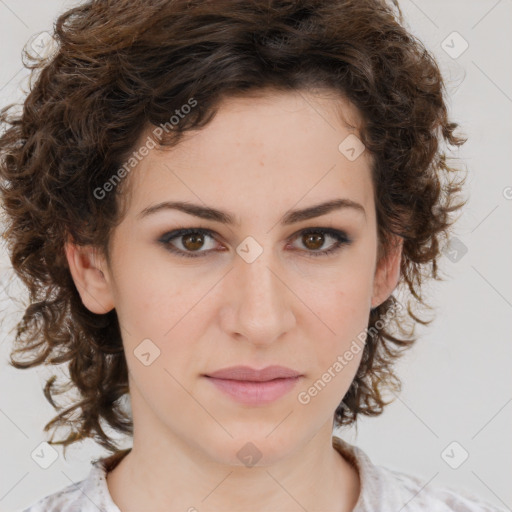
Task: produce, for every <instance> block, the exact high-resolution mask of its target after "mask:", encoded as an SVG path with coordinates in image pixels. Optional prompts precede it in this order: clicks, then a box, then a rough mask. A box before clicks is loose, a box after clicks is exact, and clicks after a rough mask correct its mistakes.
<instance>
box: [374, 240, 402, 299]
mask: <svg viewBox="0 0 512 512" xmlns="http://www.w3.org/2000/svg"><path fill="white" fill-rule="evenodd" d="M402 249H403V238H402V237H398V236H397V237H395V238H394V244H393V245H392V246H391V247H390V249H389V253H388V255H387V257H385V258H383V259H382V260H381V261H380V262H378V265H377V269H376V271H375V277H374V281H373V295H372V302H371V307H372V308H375V307H377V306H379V305H380V304H382V303H383V302H384V301H385V300H386V299H387V298H388V297H389V296H390V295H391V294H392V293H393V290H394V289H395V288H396V286H397V284H398V281H399V279H400V267H401V262H402Z"/></svg>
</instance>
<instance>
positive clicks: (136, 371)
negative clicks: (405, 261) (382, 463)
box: [66, 91, 402, 512]
mask: <svg viewBox="0 0 512 512" xmlns="http://www.w3.org/2000/svg"><path fill="white" fill-rule="evenodd" d="M340 108H341V112H342V114H343V116H344V118H345V119H348V120H350V123H351V124H352V125H353V126H358V123H359V122H360V120H361V119H360V117H359V114H358V112H357V110H356V109H355V107H354V106H353V105H351V104H350V103H348V102H347V101H346V100H344V99H343V98H340V97H338V96H333V95H332V94H331V95H329V94H320V93H319V92H318V91H316V92H315V93H313V92H312V91H309V92H305V91H301V92H293V93H291V92H287V93H282V92H278V93H276V92H268V93H267V94H264V95H263V96H261V97H245V98H242V97H238V98H230V99H227V100H225V101H224V102H223V103H222V105H221V108H220V109H219V112H218V114H217V116H216V117H215V118H214V119H213V121H212V122H211V123H209V124H208V125H207V126H206V127H205V128H203V129H202V130H197V131H194V132H189V133H188V134H187V136H186V138H185V139H184V140H183V141H182V142H180V144H178V146H176V147H174V148H171V149H166V150H165V151H161V150H158V149H155V150H151V151H150V153H149V155H148V156H146V157H145V158H144V159H143V160H142V161H141V162H140V163H139V164H138V165H137V167H136V168H135V169H134V170H132V171H131V174H130V175H129V177H128V178H126V179H129V180H130V181H129V185H130V187H129V192H127V193H128V194H129V196H128V197H129V206H128V209H127V213H126V216H125V217H124V218H123V221H122V222H121V224H120V225H119V226H118V227H117V228H116V229H115V231H114V233H113V235H112V239H111V241H110V243H111V245H110V248H111V265H108V264H107V260H106V259H105V258H104V257H103V256H102V255H101V253H100V252H99V251H97V250H96V249H95V248H94V247H87V246H86V247H78V246H75V245H74V244H73V243H71V242H69V243H68V244H67V245H66V254H67V258H68V262H69V266H70V270H71V273H72V276H73V279H74V281H75V283H76V286H77V288H78V290H79V292H80V295H81V297H82V301H83V303H84V305H85V306H86V307H87V308H89V309H90V310H91V311H93V312H95V313H106V312H108V311H110V310H111V309H112V308H115V309H116V311H117V315H118V317H119V320H120V324H121V326H122V337H123V344H124V347H125V353H126V359H127V364H128V369H129V385H130V396H131V404H132V413H133V421H134V436H133V449H132V451H131V452H130V453H129V454H128V455H127V456H126V457H125V458H124V459H123V460H122V461H121V463H120V464H119V465H118V466H117V467H116V468H115V469H114V470H113V471H112V472H110V473H108V475H107V483H108V487H109V491H110V493H111V495H112V498H113V500H114V502H115V503H116V504H117V505H118V506H119V508H120V509H121V510H122V511H123V512H131V511H136V510H155V511H157V510H162V511H163V510H166V511H167V510H172V511H175V510H180V511H188V510H190V511H192V510H195V509H194V508H193V507H195V508H196V509H197V510H200V511H201V512H210V511H218V510H225V511H241V510H243V511H262V510H274V511H285V510H286V511H288V512H289V511H299V510H300V511H302V510H304V509H306V510H308V511H319V510H324V511H325V510H329V511H332V510H337V511H340V512H341V511H350V510H352V509H353V507H354V506H355V504H356V501H357V498H358V496H359V493H360V481H359V477H358V474H357V471H356V470H355V469H354V468H353V467H352V466H351V465H350V464H349V463H348V461H347V460H345V458H344V457H343V456H342V455H341V454H340V453H338V452H337V451H336V450H335V449H334V448H333V446H332V428H333V414H334V411H335V409H336V407H337V406H338V405H339V403H340V401H341V399H342V398H343V396H344V395H345V393H346V392H347V390H348V388H349V386H350V384H351V382H352V380H353V379H354V376H355V373H356V371H357V368H358V365H359V362H360V359H361V355H362V350H360V351H359V353H358V354H355V355H354V357H353V359H352V360H351V361H350V362H349V363H348V364H347V365H345V366H344V367H343V369H342V370H341V371H339V372H338V373H336V376H335V378H332V379H331V381H330V382H329V383H328V384H327V385H326V386H325V388H324V389H323V390H322V391H321V392H319V393H318V394H317V395H316V396H315V397H312V398H311V400H310V402H309V403H308V404H303V403H301V402H300V401H299V400H298V394H299V392H301V391H304V390H307V389H308V388H309V387H310V386H311V385H312V384H313V383H314V382H315V381H317V380H318V379H319V378H320V377H321V376H322V374H323V373H324V372H326V371H327V369H328V368H329V367H332V365H333V363H334V362H335V361H336V358H337V357H338V356H339V355H341V354H343V353H344V352H345V351H346V350H347V349H348V348H349V347H350V345H351V343H352V342H353V340H354V339H356V338H357V336H358V334H360V333H361V332H364V330H365V328H366V327H367V326H368V317H369V312H370V308H371V307H375V306H377V305H378V304H380V303H382V302H383V301H384V300H385V299H386V298H387V297H389V295H390V294H391V293H392V291H393V290H394V289H395V287H396V285H397V282H398V278H399V268H400V258H401V252H402V246H401V244H400V243H399V244H398V245H397V246H396V248H395V249H394V250H393V251H392V252H391V253H390V254H389V257H387V258H386V259H382V260H381V261H380V262H377V224H376V213H375V205H374V199H373V184H372V180H371V173H370V165H371V158H370V155H369V153H368V152H367V151H365V152H363V153H362V155H361V156H359V157H358V158H357V159H356V160H354V161H350V160H349V159H347V158H346V157H345V155H344V154H342V153H341V152H340V151H339V149H338V146H339V144H340V143H341V142H342V141H343V140H344V139H345V138H346V137H347V136H348V135H349V134H357V131H356V130H355V129H349V128H348V127H347V126H346V125H345V124H344V123H343V121H342V120H341V118H340V117H339V109H340ZM146 136H147V134H144V135H143V136H142V137H141V140H144V139H145V137H146ZM338 198H348V199H351V200H353V201H356V202H358V203H360V204H361V205H362V206H363V207H364V210H365V214H364V215H363V214H361V213H360V212H358V211H357V210H355V209H350V208H346V209H338V210H334V211H331V212H329V213H327V214H324V215H322V216H320V217H317V218H313V219H309V220H304V221H301V222H298V223H296V224H293V225H288V226H284V225H282V224H281V219H282V217H283V216H284V214H285V213H286V212H287V211H288V210H292V209H301V208H306V207H309V206H313V205H316V204H318V203H322V202H325V201H328V200H332V199H338ZM162 201H188V202H191V203H194V204H199V205H208V206H211V207H214V208H217V209H219V210H225V211H228V212H231V214H232V215H234V216H236V218H238V219H239V221H240V224H239V225H233V226H227V225H224V224H221V223H219V222H215V221H212V220H203V219H198V218H196V217H193V216H191V215H189V214H187V213H183V212H180V211H177V210H170V209H168V210H162V211H159V212H157V213H154V214H152V215H148V216H147V217H145V218H142V219H139V218H137V214H138V213H139V212H141V211H142V210H143V209H144V208H146V207H148V206H151V205H154V204H157V203H160V202H162ZM199 227H202V228H206V229H210V230H212V231H213V232H214V234H213V237H215V238H212V237H210V236H205V237H204V240H203V243H202V245H201V243H199V244H196V245H194V242H193V241H190V240H188V241H186V240H185V239H186V237H181V238H179V239H174V241H173V242H172V244H173V245H174V247H176V248H177V249H181V250H189V252H193V251H194V250H196V251H199V252H203V256H201V257H197V258H186V257H180V256H179V255H177V254H173V253H171V252H169V250H168V249H166V247H165V246H164V245H163V244H162V243H160V242H159V241H158V240H159V238H160V237H161V236H162V235H163V234H165V233H168V232H170V231H172V230H175V229H179V228H199ZM306 228H334V229H337V230H341V231H344V232H345V233H346V234H347V235H348V236H349V237H350V238H351V239H352V243H351V244H349V245H342V246H341V247H340V248H339V249H338V250H337V251H336V252H333V253H331V254H330V255H325V256H316V257H315V256H314V255H313V256H308V255H309V254H311V253H312V252H314V251H315V250H318V249H328V248H331V247H334V246H335V245H336V240H335V239H333V238H331V236H330V235H328V234H324V238H323V241H322V239H321V240H320V241H319V242H318V241H317V242H315V241H313V242H311V241H309V240H308V237H307V236H301V231H303V230H304V229H306ZM248 236H251V237H253V238H254V239H255V240H256V241H257V243H258V244H259V245H260V246H261V248H262V249H263V252H262V254H261V255H260V256H259V257H257V258H256V259H255V260H254V261H253V262H252V263H247V262H246V261H245V260H244V259H243V258H241V257H240V256H239V255H238V254H237V252H236V248H237V247H238V246H239V245H240V244H241V243H242V242H243V241H244V239H245V238H246V237H248ZM400 241H401V240H399V242H400ZM170 243H171V242H169V243H168V244H170ZM217 249H219V250H217ZM146 338H149V339H150V340H151V341H152V343H153V344H154V346H156V347H158V349H159V350H160V355H159V357H157V358H156V359H155V360H154V361H153V362H152V363H151V364H150V365H149V366H145V365H144V364H142V363H141V361H140V360H139V359H138V358H137V357H136V355H135V354H134V350H136V348H137V347H138V346H139V344H140V343H141V341H142V340H144V339H146ZM238 364H245V365H249V366H252V367H254V368H258V369H259V368H263V367H265V366H267V365H271V364H280V365H284V366H287V367H290V368H292V369H295V370H298V371H300V372H301V373H303V375H304V377H303V378H302V380H301V381H300V382H299V383H298V384H297V386H296V387H295V388H294V389H293V390H292V391H291V392H289V393H287V394H286V395H284V396H283V397H281V398H279V399H278V400H276V401H275V402H272V403H270V404H266V405H258V406H250V405H242V404H239V403H238V402H235V401H233V400H232V399H231V398H230V397H228V396H226V395H224V394H223V393H221V392H220V391H219V390H217V388H216V387H214V386H213V385H212V384H211V383H210V382H209V381H208V379H206V378H205V377H203V376H202V375H203V374H205V373H211V372H213V371H215V370H218V369H221V368H225V367H228V366H233V365H238ZM248 442H251V443H253V444H254V445H255V446H256V447H257V449H258V450H259V452H260V453H261V458H260V460H259V461H258V462H257V464H256V465H254V466H253V467H248V466H246V465H244V463H243V462H242V461H241V460H240V459H239V458H238V457H237V452H238V451H239V450H240V449H241V448H242V447H244V445H246V443H248Z"/></svg>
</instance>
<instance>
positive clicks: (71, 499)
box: [22, 451, 126, 512]
mask: <svg viewBox="0 0 512 512" xmlns="http://www.w3.org/2000/svg"><path fill="white" fill-rule="evenodd" d="M125 453H126V451H123V452H119V453H117V454H115V455H113V456H112V457H109V458H106V459H105V458H104V459H99V460H97V461H95V462H94V463H93V464H92V467H91V469H90V472H89V475H88V476H87V478H85V479H84V480H81V481H79V482H76V483H73V484H71V485H68V486H67V487H64V488H63V489H61V490H59V491H57V492H55V493H53V494H50V495H48V496H45V497H44V498H41V499H40V500H39V501H37V502H36V503H34V504H32V505H31V506H30V507H28V508H26V509H25V510H23V511H22V512H120V511H119V508H118V507H117V506H116V505H115V503H114V502H113V501H112V498H111V496H110V494H109V491H108V486H107V482H106V472H107V470H109V469H110V468H111V467H112V465H113V463H115V462H118V461H119V460H120V457H121V456H122V455H124V454H125Z"/></svg>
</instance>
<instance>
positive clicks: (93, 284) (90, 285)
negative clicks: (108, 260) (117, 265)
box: [65, 240, 114, 314]
mask: <svg viewBox="0 0 512 512" xmlns="http://www.w3.org/2000/svg"><path fill="white" fill-rule="evenodd" d="M65 253H66V258H67V261H68V265H69V270H70V272H71V276H72V278H73V281H74V283H75V286H76V288H77V290H78V293H79V294H80V297H81V299H82V302H83V304H84V306H85V307H86V308H87V309H88V310H89V311H91V312H92V313H96V314H105V313H108V312H109V311H111V310H112V309H113V308H114V300H113V295H112V290H111V285H110V282H109V279H108V277H109V276H108V273H107V268H106V265H105V260H104V258H103V256H101V255H99V253H98V249H97V248H95V247H92V246H89V245H86V246H80V245H76V244H75V243H73V242H72V241H71V240H68V242H67V243H66V244H65Z"/></svg>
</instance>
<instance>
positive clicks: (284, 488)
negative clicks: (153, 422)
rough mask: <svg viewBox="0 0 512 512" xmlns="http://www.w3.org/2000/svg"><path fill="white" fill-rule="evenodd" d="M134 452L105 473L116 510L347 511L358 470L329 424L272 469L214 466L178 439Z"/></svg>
mask: <svg viewBox="0 0 512 512" xmlns="http://www.w3.org/2000/svg"><path fill="white" fill-rule="evenodd" d="M133 441H134V442H133V448H132V450H131V451H129V452H128V454H127V455H126V456H125V457H124V458H123V459H122V460H121V462H120V463H119V464H118V465H117V466H116V467H115V468H114V469H113V470H112V471H111V472H109V473H107V484H108V487H109V491H110V494H111V496H112V499H113V500H114V502H115V503H116V504H117V505H118V507H119V508H120V509H121V510H122V511H123V512H133V511H136V510H155V511H160V510H162V511H163V510H186V511H195V510H196V509H197V510H201V512H210V511H217V510H225V511H240V510H244V511H247V512H250V511H253V512H256V511H261V510H275V511H281V510H282V511H285V510H286V511H304V510H336V511H339V512H343V511H346V512H349V511H352V510H353V508H354V506H355V504H356V502H357V498H358V496H359V492H360V482H359V477H358V474H357V470H356V469H355V468H354V467H353V466H352V465H351V464H350V463H349V462H348V461H347V460H346V459H345V458H344V457H343V456H342V455H341V454H340V453H339V452H338V451H337V450H336V449H335V448H334V447H333V446H332V425H331V424H329V423H326V424H325V425H324V426H323V427H322V429H321V430H320V431H319V432H318V433H317V434H315V435H314V436H313V437H312V438H311V439H310V440H309V441H308V442H307V443H306V445H305V446H304V447H302V449H300V450H297V452H296V453H294V454H292V455H290V456H289V457H287V458H286V459H281V460H280V461H279V462H277V463H276V464H273V465H269V466H263V467H259V466H252V467H245V466H231V465H222V464H218V463H217V462H216V461H213V460H211V459H209V458H207V457H205V456H204V455H203V454H201V453H200V452H199V451H198V450H197V448H195V447H191V446H188V445H186V444H181V443H180V442H177V441H176V439H173V440H172V443H171V442H168V443H160V444H158V443H155V442H154V439H152V438H151V437H150V436H137V435H134V438H133Z"/></svg>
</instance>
